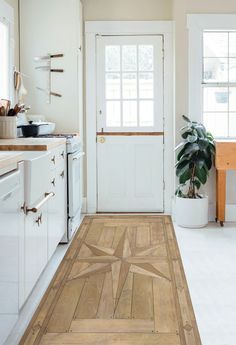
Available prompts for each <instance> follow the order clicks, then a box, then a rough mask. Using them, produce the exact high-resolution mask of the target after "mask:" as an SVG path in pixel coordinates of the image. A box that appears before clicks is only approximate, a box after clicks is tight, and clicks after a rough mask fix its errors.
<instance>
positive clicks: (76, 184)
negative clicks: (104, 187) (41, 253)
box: [43, 134, 85, 243]
mask: <svg viewBox="0 0 236 345" xmlns="http://www.w3.org/2000/svg"><path fill="white" fill-rule="evenodd" d="M43 137H47V138H55V137H56V138H58V137H62V138H66V140H67V144H66V150H67V234H66V235H65V237H64V238H63V239H62V241H61V242H62V243H68V242H69V241H70V240H71V238H72V237H73V234H74V233H75V231H76V230H77V229H78V227H79V225H80V223H81V210H82V178H81V176H82V158H83V156H84V155H85V153H84V152H83V147H82V143H81V140H80V138H79V137H78V135H77V134H51V135H45V136H43Z"/></svg>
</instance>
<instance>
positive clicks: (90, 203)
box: [85, 21, 174, 214]
mask: <svg viewBox="0 0 236 345" xmlns="http://www.w3.org/2000/svg"><path fill="white" fill-rule="evenodd" d="M173 27H174V26H173V22H172V21H93V22H86V23H85V36H86V137H87V139H86V145H87V150H86V151H87V212H88V213H96V212H97V151H96V133H97V130H96V112H97V104H96V98H97V97H96V85H97V80H96V35H148V34H149V35H158V34H159V35H163V36H164V51H165V59H164V95H166V97H164V132H165V148H164V149H165V151H164V182H165V190H164V200H165V201H164V204H165V210H164V211H165V213H168V214H170V213H171V200H172V196H173V193H174V178H173V171H174V154H173V148H174V104H173V100H174V97H173V84H174V77H173V75H174V70H173Z"/></svg>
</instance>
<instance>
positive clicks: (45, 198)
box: [24, 192, 55, 215]
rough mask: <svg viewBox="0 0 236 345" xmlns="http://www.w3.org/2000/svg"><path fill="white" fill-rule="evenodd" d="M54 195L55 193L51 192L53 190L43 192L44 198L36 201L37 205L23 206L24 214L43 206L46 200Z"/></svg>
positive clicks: (34, 211) (35, 211) (36, 210)
mask: <svg viewBox="0 0 236 345" xmlns="http://www.w3.org/2000/svg"><path fill="white" fill-rule="evenodd" d="M54 196H55V193H53V192H51V193H45V194H44V199H43V200H42V201H40V202H39V203H38V205H36V206H35V207H33V208H28V207H26V206H25V210H24V212H25V214H26V215H27V214H28V213H29V212H33V213H37V212H38V211H39V210H40V209H41V208H42V207H43V205H44V204H46V202H47V201H48V200H49V199H51V198H53V197H54Z"/></svg>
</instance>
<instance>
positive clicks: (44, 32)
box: [20, 0, 82, 132]
mask: <svg viewBox="0 0 236 345" xmlns="http://www.w3.org/2000/svg"><path fill="white" fill-rule="evenodd" d="M20 4H21V6H20V14H21V71H22V72H23V73H24V74H26V75H28V76H29V77H30V78H29V79H27V78H25V84H26V85H25V86H26V88H27V89H28V92H29V95H28V97H27V98H26V102H27V103H28V104H30V105H31V106H32V110H31V113H32V114H43V115H45V116H46V117H47V119H48V120H49V121H55V122H56V124H57V131H61V132H62V131H64V132H75V131H78V130H79V127H80V119H79V102H80V103H82V100H81V99H78V98H79V96H78V95H79V85H78V74H79V71H78V55H79V54H80V53H79V51H78V48H79V46H80V45H81V42H80V25H79V19H80V13H79V11H80V9H79V0H50V1H48V0H40V1H38V0H21V2H20ZM48 53H50V54H58V53H63V54H64V57H63V58H60V59H54V60H53V66H54V67H56V68H62V69H64V70H65V72H64V73H53V74H52V91H54V92H57V93H60V94H62V98H56V97H52V100H51V104H47V103H46V99H47V96H46V94H44V93H42V92H41V91H38V90H36V86H39V87H43V88H46V87H47V81H46V75H47V73H46V72H45V73H44V72H39V71H36V70H35V67H36V66H37V65H40V64H35V63H34V57H36V56H42V55H46V54H48ZM81 55H82V54H81Z"/></svg>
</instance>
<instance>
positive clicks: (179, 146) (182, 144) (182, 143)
mask: <svg viewBox="0 0 236 345" xmlns="http://www.w3.org/2000/svg"><path fill="white" fill-rule="evenodd" d="M186 143H187V142H186V141H182V142H181V143H179V145H177V146H176V148H175V151H177V150H178V149H180V148H181V147H183V146H184V145H186Z"/></svg>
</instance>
